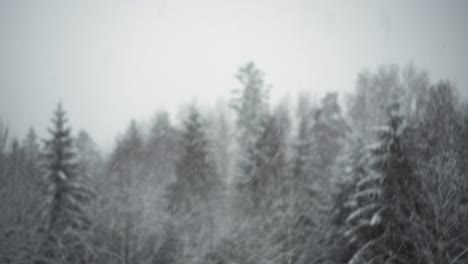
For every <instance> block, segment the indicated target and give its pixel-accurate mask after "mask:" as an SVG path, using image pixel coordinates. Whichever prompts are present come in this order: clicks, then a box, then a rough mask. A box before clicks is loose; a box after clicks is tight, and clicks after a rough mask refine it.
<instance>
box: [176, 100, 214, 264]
mask: <svg viewBox="0 0 468 264" xmlns="http://www.w3.org/2000/svg"><path fill="white" fill-rule="evenodd" d="M181 133H182V135H181V145H182V149H183V154H182V155H181V157H180V159H179V161H178V162H177V167H176V180H175V182H173V183H171V184H170V185H169V186H168V188H167V199H168V203H169V211H170V213H171V215H172V217H171V221H174V222H175V228H176V229H177V230H176V232H177V234H178V236H179V238H180V239H182V241H184V246H183V247H181V248H180V250H182V251H180V252H179V257H180V261H182V262H183V263H184V262H186V261H188V260H191V261H194V262H197V261H200V260H201V258H202V257H203V255H204V254H205V252H207V251H208V250H209V249H210V248H211V247H212V246H213V240H214V238H215V237H214V235H215V234H216V228H217V227H216V225H215V222H214V217H215V210H216V209H217V205H216V202H217V201H218V200H219V195H220V194H221V193H222V190H223V184H222V181H221V179H220V178H219V175H217V173H216V170H215V166H214V164H213V161H212V160H211V159H210V157H209V153H208V141H207V138H206V135H205V127H204V124H203V123H202V120H201V117H200V114H199V111H198V109H197V108H196V107H195V106H194V105H192V106H190V108H189V113H188V118H187V119H186V120H185V122H184V127H183V131H182V132H181Z"/></svg>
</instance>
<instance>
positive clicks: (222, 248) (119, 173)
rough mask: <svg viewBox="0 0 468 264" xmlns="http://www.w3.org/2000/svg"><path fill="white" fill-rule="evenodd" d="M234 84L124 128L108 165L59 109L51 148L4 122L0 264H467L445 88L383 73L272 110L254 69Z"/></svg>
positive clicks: (464, 176) (248, 67) (465, 110)
mask: <svg viewBox="0 0 468 264" xmlns="http://www.w3.org/2000/svg"><path fill="white" fill-rule="evenodd" d="M236 78H237V79H238V81H239V88H238V89H236V90H234V91H233V93H232V96H231V98H229V100H228V101H226V102H224V101H221V102H220V103H219V104H217V105H216V106H215V107H214V108H212V109H203V108H201V107H200V106H199V105H197V104H196V103H192V104H189V105H186V106H185V107H184V108H183V110H182V118H181V119H180V120H177V121H176V122H173V121H172V120H171V118H170V116H169V114H168V113H167V112H164V111H160V112H158V113H157V114H156V115H155V117H154V119H153V120H151V125H150V127H149V128H144V127H143V126H141V124H140V123H139V122H137V121H135V120H132V121H131V122H130V123H129V125H128V127H127V129H126V131H124V133H122V134H121V135H120V136H119V137H118V138H117V140H116V144H115V146H114V148H113V150H112V151H111V153H109V154H106V155H104V154H103V153H102V152H101V151H100V150H99V148H98V146H97V145H96V144H95V143H94V141H93V139H92V137H91V136H90V135H89V133H87V132H86V131H84V130H81V131H79V132H78V133H77V134H76V135H75V134H74V131H72V130H71V128H70V123H71V122H69V120H68V119H67V115H66V111H65V110H64V107H63V106H62V104H60V103H59V104H58V105H57V107H56V109H55V110H54V112H53V115H52V119H51V124H50V127H49V129H48V131H49V135H48V137H47V138H46V139H38V137H37V136H36V133H35V132H34V130H33V129H31V130H30V131H29V133H28V135H27V136H26V138H24V139H23V140H21V141H20V140H18V139H15V138H14V137H12V136H11V135H9V130H8V127H7V126H6V124H5V123H2V122H0V263H8V264H19V263H34V264H52V263H57V264H58V263H61V264H63V263H73V264H74V263H77V264H78V263H99V264H114V263H122V264H130V263H141V264H145V263H148V264H149V263H151V264H156V263H158V264H186V263H194V264H231V263H238V264H315V263H317V264H318V263H330V264H331V263H347V264H362V263H395V264H397V263H398V264H400V263H401V264H406V263H408V264H409V263H412V264H413V263H421V264H422V263H425V264H427V263H429V264H439V263H444V264H447V263H449V264H459V263H467V262H468V224H467V222H466V219H468V165H467V164H468V163H467V161H468V104H467V102H466V101H464V100H462V99H461V96H460V93H459V91H458V90H457V89H456V88H455V86H454V85H453V84H452V83H451V82H449V81H445V80H442V81H438V82H431V81H430V80H429V77H428V75H427V74H426V73H425V72H424V71H419V70H417V69H416V68H415V67H414V66H413V65H411V64H410V65H407V66H405V67H401V68H400V67H397V66H394V65H385V66H381V67H379V68H378V69H377V70H376V71H374V72H372V71H363V72H361V73H360V74H359V75H358V78H357V81H356V84H355V88H354V90H353V92H352V93H349V94H345V95H339V94H338V93H332V92H330V93H327V94H325V95H323V96H322V97H321V98H316V97H313V96H310V95H308V94H306V93H304V94H301V95H299V96H298V97H297V100H296V101H295V102H293V103H291V100H289V101H288V100H286V99H285V100H281V101H280V102H279V103H273V102H272V101H271V100H270V98H269V94H270V89H271V87H270V86H269V85H268V83H267V81H266V79H265V75H264V73H263V72H262V71H261V70H260V69H258V68H257V66H256V65H255V64H254V63H252V62H249V63H247V64H245V65H244V66H242V67H241V68H240V69H239V71H238V73H237V75H236ZM340 96H341V97H340ZM0 121H1V120H0Z"/></svg>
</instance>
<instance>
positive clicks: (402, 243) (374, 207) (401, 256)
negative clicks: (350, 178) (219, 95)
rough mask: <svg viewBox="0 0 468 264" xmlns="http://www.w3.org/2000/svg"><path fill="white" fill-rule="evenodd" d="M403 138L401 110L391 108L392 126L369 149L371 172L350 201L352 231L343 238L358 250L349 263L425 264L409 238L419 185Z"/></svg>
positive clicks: (360, 179) (388, 126)
mask: <svg viewBox="0 0 468 264" xmlns="http://www.w3.org/2000/svg"><path fill="white" fill-rule="evenodd" d="M405 133H406V132H405V129H404V126H403V118H402V117H401V116H400V115H399V105H398V104H396V103H395V104H392V105H391V106H390V107H389V120H388V124H387V125H386V126H384V127H381V128H380V129H379V130H378V143H376V144H374V145H372V146H371V147H370V150H371V154H372V155H371V157H372V159H373V161H372V162H371V165H370V166H371V169H372V170H370V171H369V172H368V173H364V175H363V176H362V177H360V178H359V179H358V182H357V184H356V192H355V193H354V194H352V196H351V199H350V201H349V204H350V206H351V207H352V208H354V209H353V210H352V212H351V213H350V214H349V216H348V218H347V219H346V221H347V222H348V224H349V225H350V228H349V230H348V231H347V232H346V233H345V235H346V236H347V237H349V239H350V240H349V241H350V244H351V245H350V246H351V247H352V248H354V254H353V256H352V257H351V258H350V260H349V262H348V263H349V264H355V263H384V262H385V263H420V262H419V261H422V260H421V259H419V258H418V257H417V255H416V250H415V249H416V248H417V245H416V243H414V242H413V241H412V239H415V238H414V237H413V238H412V237H411V234H413V233H414V232H413V230H412V228H413V226H412V225H411V224H410V221H409V219H410V218H411V216H412V215H413V214H415V213H417V212H418V197H415V196H414V195H415V194H417V193H418V189H417V186H418V183H417V179H416V178H415V177H414V174H413V172H412V167H411V166H410V163H409V158H408V155H407V153H406V150H405V148H404V147H403V145H402V139H403V138H404V137H405ZM386 261H387V262H386Z"/></svg>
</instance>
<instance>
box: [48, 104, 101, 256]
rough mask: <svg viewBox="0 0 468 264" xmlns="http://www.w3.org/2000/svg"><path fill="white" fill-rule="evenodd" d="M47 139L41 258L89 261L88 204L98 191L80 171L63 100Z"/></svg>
mask: <svg viewBox="0 0 468 264" xmlns="http://www.w3.org/2000/svg"><path fill="white" fill-rule="evenodd" d="M52 123H53V127H52V128H50V129H49V132H50V134H51V138H50V139H48V140H45V147H44V148H45V149H44V170H45V184H46V188H45V190H46V193H45V197H44V203H43V206H42V208H41V213H42V219H43V220H44V227H43V229H42V231H43V233H44V234H45V242H44V243H43V245H42V252H41V253H43V254H42V255H41V259H49V260H55V261H59V262H62V263H86V262H88V261H89V257H90V255H89V253H90V252H89V251H88V249H87V245H86V241H85V232H86V231H88V230H89V228H90V226H91V222H90V220H89V217H88V212H87V206H88V205H89V204H90V202H91V201H92V199H93V197H94V194H93V192H92V191H91V189H90V188H89V186H88V182H87V179H86V178H85V177H84V175H80V174H78V168H77V161H76V159H75V151H74V145H73V140H72V137H71V129H70V128H69V127H68V126H67V118H66V113H65V111H64V110H63V108H62V105H61V104H60V103H59V104H58V105H57V109H56V110H55V112H54V117H53V118H52Z"/></svg>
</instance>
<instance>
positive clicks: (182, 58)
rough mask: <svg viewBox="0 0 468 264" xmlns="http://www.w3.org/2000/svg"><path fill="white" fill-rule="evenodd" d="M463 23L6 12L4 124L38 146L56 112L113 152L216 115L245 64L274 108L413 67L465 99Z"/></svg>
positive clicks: (131, 6)
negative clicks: (446, 82)
mask: <svg viewBox="0 0 468 264" xmlns="http://www.w3.org/2000/svg"><path fill="white" fill-rule="evenodd" d="M467 14H468V1H463V0H459V1H410V0H400V1H376V0H368V1H364V0H363V1H359V0H356V1H345V0H343V1H330V0H326V1H325V0H324V1H311V0H283V1H274V0H260V1H256V0H186V1H183V0H169V1H162V0H154V1H149V0H144V1H143V0H140V1H138V0H127V1H123V0H109V1H98V0H83V1H72V0H69V1H65V0H42V1H41V0H36V1H33V0H31V1H24V0H2V1H0V117H1V118H2V119H3V120H5V121H7V122H8V124H9V126H10V128H11V130H12V132H13V133H14V134H16V135H18V136H20V137H23V136H24V135H25V133H26V131H27V129H28V128H29V127H30V126H33V127H34V128H35V129H36V131H37V132H39V134H40V135H41V136H43V135H45V127H46V126H48V125H49V118H50V117H51V111H52V110H53V109H54V107H55V104H56V102H57V101H59V100H61V101H62V102H63V103H64V107H65V109H66V110H67V111H68V112H69V118H70V120H71V125H72V126H73V128H74V131H75V132H77V130H78V129H79V128H84V129H86V130H87V131H89V132H90V133H91V135H92V136H93V137H94V138H95V140H96V141H97V142H98V143H99V144H100V145H101V146H105V147H108V146H110V145H111V144H112V143H113V142H114V140H115V136H116V134H117V133H120V132H122V131H123V130H124V129H125V128H126V126H127V124H128V122H129V120H130V119H131V118H137V119H138V120H148V119H150V118H151V116H152V115H153V114H154V113H155V111H156V110H158V109H168V110H170V111H171V112H172V113H176V111H177V109H178V107H179V106H180V105H181V104H184V103H186V102H190V101H191V100H192V99H193V98H194V97H196V98H197V102H198V103H199V104H203V105H214V104H215V101H216V99H217V98H219V97H226V96H228V95H229V94H230V91H231V90H232V89H233V88H236V87H238V84H237V82H236V80H235V78H234V75H235V73H236V72H237V69H238V68H239V66H241V65H242V64H244V63H245V62H247V61H249V60H253V61H255V63H256V64H257V65H258V66H259V67H260V68H261V69H262V70H263V71H264V72H265V73H266V79H267V82H268V83H271V84H272V85H273V90H272V96H273V98H279V97H280V96H282V95H284V94H287V93H289V94H292V95H294V94H295V93H296V92H297V91H298V90H305V91H309V92H311V93H315V94H323V93H324V92H325V91H341V92H345V91H351V90H352V89H353V87H354V83H355V80H356V77H357V74H358V72H360V71H361V70H362V69H365V68H368V69H370V70H375V69H376V68H377V67H378V66H379V65H381V64H383V63H397V64H400V65H403V64H406V63H408V62H410V61H413V62H414V63H415V65H416V66H417V67H418V68H421V69H426V70H428V72H429V73H430V77H431V79H432V80H436V79H439V78H448V79H450V80H452V81H454V82H455V83H456V84H457V86H458V87H459V88H460V89H461V90H468V52H467V48H468V15H467ZM173 117H177V115H174V114H173Z"/></svg>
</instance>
